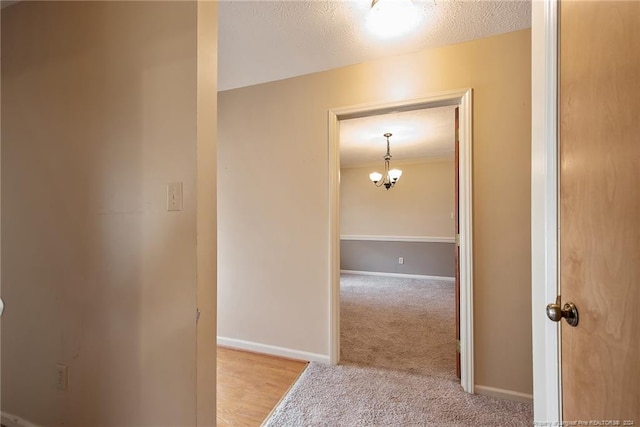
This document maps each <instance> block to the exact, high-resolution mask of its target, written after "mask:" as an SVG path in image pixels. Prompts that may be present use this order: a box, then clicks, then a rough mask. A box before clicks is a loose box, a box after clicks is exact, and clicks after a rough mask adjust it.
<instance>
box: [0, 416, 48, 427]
mask: <svg viewBox="0 0 640 427" xmlns="http://www.w3.org/2000/svg"><path fill="white" fill-rule="evenodd" d="M1 414H2V417H1V420H2V425H3V426H5V427H39V426H38V425H37V424H34V423H32V422H31V421H27V420H25V419H23V418H20V417H19V416H17V415H13V414H9V413H7V412H2V413H1Z"/></svg>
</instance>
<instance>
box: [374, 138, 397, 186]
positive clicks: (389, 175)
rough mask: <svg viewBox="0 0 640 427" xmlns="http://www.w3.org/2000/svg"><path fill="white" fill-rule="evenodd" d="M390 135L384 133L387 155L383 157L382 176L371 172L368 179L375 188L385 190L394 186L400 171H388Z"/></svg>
mask: <svg viewBox="0 0 640 427" xmlns="http://www.w3.org/2000/svg"><path fill="white" fill-rule="evenodd" d="M390 136H391V134H390V133H385V134H384V137H385V138H387V154H385V155H384V174H381V173H379V172H371V173H370V174H369V179H370V180H371V181H372V182H373V183H374V184H375V186H376V187H382V186H383V185H384V188H386V189H387V190H388V189H390V188H391V187H394V186H395V185H396V182H398V180H399V179H400V176H401V175H402V171H401V170H400V169H391V170H389V161H390V160H391V152H390V150H389V137H390Z"/></svg>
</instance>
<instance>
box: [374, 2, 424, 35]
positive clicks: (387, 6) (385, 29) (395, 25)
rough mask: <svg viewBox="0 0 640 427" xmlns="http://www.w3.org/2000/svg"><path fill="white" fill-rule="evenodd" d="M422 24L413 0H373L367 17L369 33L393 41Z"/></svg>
mask: <svg viewBox="0 0 640 427" xmlns="http://www.w3.org/2000/svg"><path fill="white" fill-rule="evenodd" d="M418 22H420V14H419V13H418V10H416V7H415V6H414V5H413V2H412V1H411V0H373V1H372V2H371V10H370V11H369V16H368V17H367V26H368V28H369V31H371V32H372V33H374V34H375V35H377V36H378V37H380V38H383V39H391V38H394V37H398V36H401V35H404V34H406V33H408V32H409V31H411V30H412V29H413V28H414V27H415V26H416V25H418Z"/></svg>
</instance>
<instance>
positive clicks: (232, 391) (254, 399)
mask: <svg viewBox="0 0 640 427" xmlns="http://www.w3.org/2000/svg"><path fill="white" fill-rule="evenodd" d="M217 355H218V356H217V369H218V391H217V400H218V404H217V421H218V423H217V425H218V427H221V426H245V427H255V426H259V425H260V424H262V422H263V421H264V419H265V418H266V417H267V416H268V415H269V413H271V410H273V408H274V407H275V406H276V405H277V404H278V402H279V401H280V399H281V398H282V396H284V394H285V393H286V392H287V390H288V389H289V387H291V385H292V384H293V383H294V382H295V381H296V379H297V378H298V376H299V375H300V373H302V371H303V370H304V368H305V367H306V366H307V362H301V361H298V360H291V359H284V358H280V357H275V356H268V355H264V354H257V353H250V352H246V351H239V350H232V349H228V348H223V347H218V351H217Z"/></svg>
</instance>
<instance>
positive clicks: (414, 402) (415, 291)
mask: <svg viewBox="0 0 640 427" xmlns="http://www.w3.org/2000/svg"><path fill="white" fill-rule="evenodd" d="M340 295H341V308H340V310H341V319H340V320H341V359H342V360H341V364H340V365H339V366H325V365H321V364H317V363H311V364H310V365H309V367H308V368H307V369H306V370H305V372H304V373H303V374H302V375H301V377H300V379H299V380H298V381H297V383H296V384H295V385H294V386H293V387H292V389H291V390H290V391H289V393H288V394H287V396H286V397H285V398H284V399H283V400H282V402H280V404H279V405H278V407H277V408H276V409H275V410H274V412H273V413H272V415H271V417H270V418H269V419H268V420H267V421H266V422H265V425H266V426H269V427H276V426H277V427H281V426H300V427H302V426H327V427H329V426H331V427H338V426H349V427H351V426H529V425H532V424H533V414H532V407H531V405H529V404H523V403H516V402H511V401H506V400H500V399H494V398H489V397H485V396H477V395H471V394H468V393H465V392H464V391H463V390H462V387H461V386H460V384H459V381H458V379H457V378H456V377H455V353H454V351H455V334H454V305H453V304H454V289H453V285H452V284H451V283H448V282H442V281H434V280H426V279H397V278H388V277H376V276H358V275H342V277H341V293H340Z"/></svg>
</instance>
